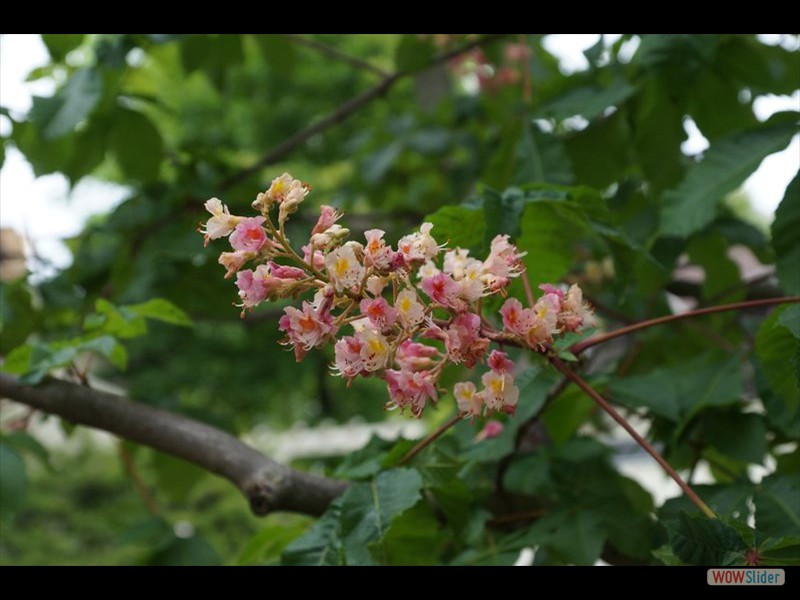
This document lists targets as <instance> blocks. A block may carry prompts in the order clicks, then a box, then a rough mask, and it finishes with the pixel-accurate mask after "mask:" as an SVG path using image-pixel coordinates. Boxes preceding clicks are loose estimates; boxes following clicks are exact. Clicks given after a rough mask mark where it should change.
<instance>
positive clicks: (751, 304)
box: [570, 296, 800, 354]
mask: <svg viewBox="0 0 800 600" xmlns="http://www.w3.org/2000/svg"><path fill="white" fill-rule="evenodd" d="M796 302H800V296H786V297H781V298H765V299H763V300H748V301H747V302H735V303H733V304H720V305H718V306H709V307H707V308H699V309H697V310H690V311H687V312H683V313H678V314H677V315H665V316H663V317H656V318H655V319H648V320H647V321H640V322H638V323H634V324H633V325H629V326H627V327H621V328H619V329H615V330H614V331H609V332H608V333H604V334H601V335H597V336H595V337H593V338H589V339H588V340H583V341H582V342H578V343H576V344H573V345H572V346H570V351H571V352H572V353H573V354H580V353H581V352H583V351H584V350H586V349H587V348H591V347H592V346H595V345H597V344H602V343H603V342H607V341H608V340H611V339H614V338H616V337H620V336H623V335H628V334H629V333H633V332H634V331H639V330H640V329H647V328H648V327H653V326H654V325H661V324H663V323H670V322H672V321H680V320H681V319H688V318H691V317H698V316H700V315H710V314H713V313H719V312H725V311H728V310H740V309H746V308H757V307H760V306H773V305H775V304H794V303H796Z"/></svg>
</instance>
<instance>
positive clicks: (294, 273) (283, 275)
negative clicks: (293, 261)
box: [269, 261, 306, 279]
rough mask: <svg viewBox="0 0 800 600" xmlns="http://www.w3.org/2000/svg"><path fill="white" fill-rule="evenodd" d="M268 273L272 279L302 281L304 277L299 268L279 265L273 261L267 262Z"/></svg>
mask: <svg viewBox="0 0 800 600" xmlns="http://www.w3.org/2000/svg"><path fill="white" fill-rule="evenodd" d="M269 271H270V274H271V275H272V276H273V277H277V278H278V279H303V278H304V277H305V276H306V272H305V271H304V270H303V269H301V268H299V267H289V266H286V265H279V264H278V263H276V262H273V261H269Z"/></svg>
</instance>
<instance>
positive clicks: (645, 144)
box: [633, 77, 686, 190]
mask: <svg viewBox="0 0 800 600" xmlns="http://www.w3.org/2000/svg"><path fill="white" fill-rule="evenodd" d="M640 88H641V91H640V93H639V94H637V95H636V97H635V99H634V110H633V119H634V126H633V132H634V139H633V144H634V149H635V151H636V155H637V158H638V162H639V164H640V165H641V168H642V171H644V174H645V175H646V176H647V179H648V180H649V181H650V183H652V184H653V185H654V186H655V188H656V189H658V190H663V189H665V188H668V187H671V186H673V185H676V184H677V183H678V182H679V181H680V180H681V177H682V176H683V172H684V163H685V162H686V159H685V157H684V156H683V153H682V152H681V143H682V142H683V140H684V139H685V138H686V134H685V132H684V130H683V113H682V111H681V110H680V108H679V107H678V106H677V104H676V102H675V99H674V98H673V97H672V95H671V94H670V93H669V91H668V90H667V89H665V85H664V83H663V81H662V80H661V79H660V78H658V77H648V78H647V79H645V81H644V82H642V84H640Z"/></svg>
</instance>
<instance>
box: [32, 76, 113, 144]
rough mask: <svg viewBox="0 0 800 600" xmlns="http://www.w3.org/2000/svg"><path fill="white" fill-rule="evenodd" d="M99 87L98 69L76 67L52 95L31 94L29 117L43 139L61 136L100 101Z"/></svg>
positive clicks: (100, 86)
mask: <svg viewBox="0 0 800 600" xmlns="http://www.w3.org/2000/svg"><path fill="white" fill-rule="evenodd" d="M102 88H103V78H102V77H101V75H100V72H99V71H98V70H97V69H94V68H83V69H78V70H77V71H75V73H74V74H73V75H72V77H70V78H69V79H68V80H67V83H66V84H65V85H64V87H62V88H61V89H59V90H58V91H57V92H56V93H55V95H54V96H52V97H50V98H42V97H39V96H34V98H33V107H32V108H31V112H30V120H31V121H32V122H33V123H35V124H36V125H37V127H38V128H39V131H41V133H42V137H43V138H44V139H46V140H52V139H55V138H58V137H61V136H63V135H65V134H67V133H70V132H72V131H73V130H74V129H75V126H76V125H78V123H80V122H81V121H83V120H84V119H85V118H86V117H88V116H89V113H91V112H92V110H94V107H95V106H97V103H98V102H99V101H100V97H101V96H102V93H103V89H102Z"/></svg>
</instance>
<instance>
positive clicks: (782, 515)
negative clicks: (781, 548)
mask: <svg viewBox="0 0 800 600" xmlns="http://www.w3.org/2000/svg"><path fill="white" fill-rule="evenodd" d="M753 504H755V507H756V529H757V530H758V531H760V532H762V533H765V534H767V535H770V536H774V537H782V536H786V535H793V536H797V535H800V479H798V478H797V477H796V476H795V475H781V474H778V473H774V474H772V475H770V476H769V477H765V478H764V479H763V480H762V481H761V483H760V484H759V485H758V487H757V489H756V492H755V494H754V495H753Z"/></svg>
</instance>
